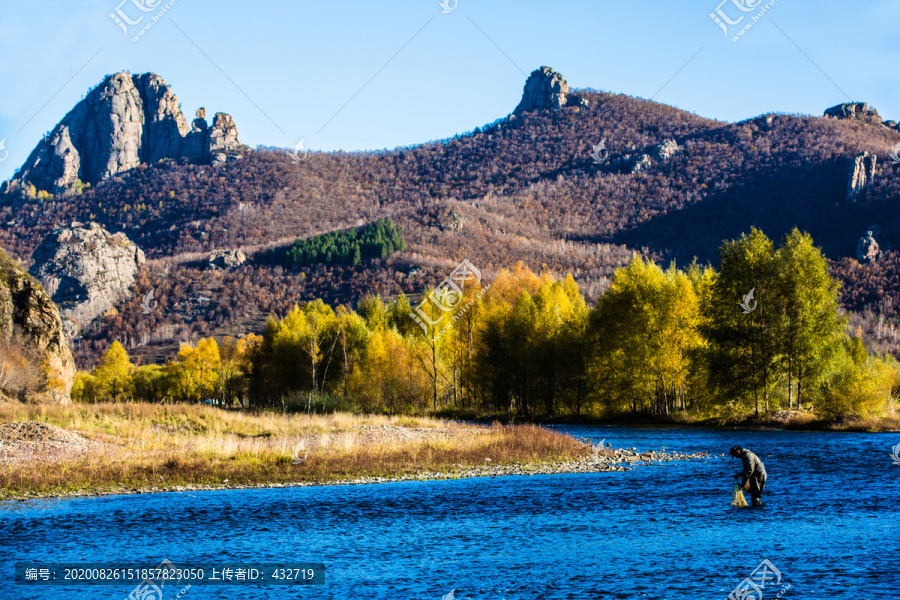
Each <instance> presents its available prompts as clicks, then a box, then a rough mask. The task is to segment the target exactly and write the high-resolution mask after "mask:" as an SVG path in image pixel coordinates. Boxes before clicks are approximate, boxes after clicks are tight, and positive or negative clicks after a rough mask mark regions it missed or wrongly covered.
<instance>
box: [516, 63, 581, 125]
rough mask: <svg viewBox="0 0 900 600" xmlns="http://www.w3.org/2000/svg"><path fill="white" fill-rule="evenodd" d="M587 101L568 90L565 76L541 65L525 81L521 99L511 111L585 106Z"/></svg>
mask: <svg viewBox="0 0 900 600" xmlns="http://www.w3.org/2000/svg"><path fill="white" fill-rule="evenodd" d="M588 104H589V102H588V101H587V100H586V99H584V98H582V97H580V96H578V95H577V94H572V93H570V92H569V84H568V83H566V79H565V77H563V76H562V75H560V74H559V73H557V72H556V71H554V70H553V69H551V68H550V67H541V68H540V69H535V70H534V71H532V73H531V75H529V76H528V80H527V81H526V82H525V89H524V90H523V91H522V100H521V101H520V102H519V105H518V106H517V107H516V110H515V111H513V113H514V114H520V113H523V112H527V111H531V110H541V109H545V108H550V109H559V108H562V107H563V106H587V105H588Z"/></svg>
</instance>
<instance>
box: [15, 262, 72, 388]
mask: <svg viewBox="0 0 900 600" xmlns="http://www.w3.org/2000/svg"><path fill="white" fill-rule="evenodd" d="M74 378H75V361H74V360H73V358H72V353H71V351H70V350H69V345H68V344H67V343H66V338H65V336H64V335H63V329H62V321H61V319H60V316H59V310H58V309H57V307H56V305H55V304H53V301H52V300H51V299H50V296H49V294H47V293H46V292H45V291H44V290H43V289H42V288H41V286H40V285H39V284H38V283H37V282H36V281H35V280H34V279H33V278H32V277H31V276H30V275H29V274H28V273H26V272H25V271H24V270H22V268H21V267H20V266H19V265H18V264H16V263H15V262H14V261H13V260H12V259H10V258H9V257H8V256H7V255H6V254H5V253H4V252H3V251H0V392H3V393H5V394H8V395H12V396H16V397H19V398H21V399H25V400H40V399H50V400H53V401H56V402H63V403H66V402H69V392H70V391H71V390H72V382H73V380H74Z"/></svg>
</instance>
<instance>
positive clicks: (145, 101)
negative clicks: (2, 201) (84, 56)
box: [4, 72, 242, 194]
mask: <svg viewBox="0 0 900 600" xmlns="http://www.w3.org/2000/svg"><path fill="white" fill-rule="evenodd" d="M202 110H203V109H201V111H202ZM201 111H198V117H197V119H195V120H194V125H193V128H191V127H189V126H188V124H187V121H186V120H185V118H184V115H183V114H182V112H181V109H180V108H179V106H178V97H177V96H175V94H174V93H173V92H172V90H171V88H170V87H169V86H168V85H166V82H165V81H163V79H162V78H161V77H160V76H159V75H156V74H155V73H145V74H143V75H131V74H130V73H125V72H122V73H116V74H115V75H110V76H109V77H107V78H106V79H104V80H103V82H102V83H100V85H98V86H97V87H96V88H94V89H93V90H91V91H90V92H89V93H88V95H87V97H85V99H84V100H82V101H81V102H79V103H78V104H76V105H75V107H74V108H73V109H72V110H71V111H69V113H68V114H67V115H66V116H65V117H63V119H62V121H60V122H59V123H58V124H57V125H56V127H54V128H53V130H52V131H51V132H50V134H49V135H48V136H47V137H45V138H44V139H43V140H41V141H40V142H39V143H38V145H37V147H36V148H35V149H34V150H33V151H32V152H31V154H30V155H29V157H28V159H27V160H26V161H25V164H24V165H22V168H21V169H19V172H18V173H17V174H16V176H15V177H13V179H12V180H11V181H10V182H8V183H7V184H6V185H5V186H4V187H5V189H4V191H15V190H25V189H27V188H28V186H29V185H33V186H34V187H35V189H36V190H44V191H48V192H51V193H53V194H66V193H70V192H72V191H73V189H75V188H77V187H78V186H77V182H79V181H80V182H82V183H90V184H97V183H100V182H102V181H105V180H107V179H109V178H110V177H114V176H115V175H117V174H119V173H123V172H125V171H127V170H129V169H132V168H134V167H136V166H137V165H139V164H141V163H148V162H154V161H157V160H160V159H162V158H182V157H186V158H189V159H191V160H194V161H197V162H206V163H213V162H214V163H220V162H225V161H227V160H231V159H233V158H235V157H239V156H240V149H241V147H242V146H241V142H240V140H239V139H238V135H237V129H236V128H235V126H234V122H233V121H232V119H231V117H230V116H228V115H226V114H224V113H217V114H216V119H215V122H214V124H213V129H212V130H209V129H208V127H207V125H206V121H205V119H204V118H203V117H201V116H200V113H201ZM203 114H204V115H205V111H203ZM217 127H218V129H217Z"/></svg>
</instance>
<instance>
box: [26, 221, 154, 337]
mask: <svg viewBox="0 0 900 600" xmlns="http://www.w3.org/2000/svg"><path fill="white" fill-rule="evenodd" d="M32 258H33V259H34V264H33V265H32V267H31V274H32V275H34V276H35V277H36V278H38V279H39V280H40V282H41V283H42V284H43V286H44V288H45V289H46V290H47V293H48V294H50V296H51V297H52V298H53V300H54V301H55V302H56V303H57V304H59V307H60V309H61V310H62V312H63V315H64V316H65V317H66V322H65V330H66V334H67V335H69V336H73V335H75V334H76V333H77V332H78V329H79V327H83V326H84V325H85V324H86V323H88V322H89V321H91V320H93V319H95V318H97V317H99V316H100V315H102V314H103V313H105V312H106V311H108V310H110V309H111V308H113V307H114V306H115V305H116V304H117V303H118V302H119V301H120V300H121V299H122V298H123V297H125V295H126V294H127V293H128V290H129V288H131V286H132V285H134V279H135V274H136V273H137V270H138V267H140V265H141V264H143V263H144V252H143V251H142V250H141V249H140V248H138V247H137V246H136V245H135V244H134V242H132V241H131V240H129V239H128V238H127V237H125V234H124V233H117V234H115V235H113V234H111V233H109V232H108V231H106V230H105V229H103V228H102V227H100V226H99V225H97V224H96V223H91V224H90V225H89V226H88V227H87V228H85V227H81V226H79V224H73V226H72V227H63V228H59V229H54V230H53V231H51V232H50V233H49V234H48V235H47V237H45V238H44V241H43V242H41V245H40V246H39V247H38V248H37V250H35V251H34V254H33V255H32Z"/></svg>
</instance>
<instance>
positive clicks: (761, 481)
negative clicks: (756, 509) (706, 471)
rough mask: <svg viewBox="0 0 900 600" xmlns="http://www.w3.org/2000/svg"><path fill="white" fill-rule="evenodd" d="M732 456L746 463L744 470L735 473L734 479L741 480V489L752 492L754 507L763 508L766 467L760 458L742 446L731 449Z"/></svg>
mask: <svg viewBox="0 0 900 600" xmlns="http://www.w3.org/2000/svg"><path fill="white" fill-rule="evenodd" d="M731 456H732V457H733V458H740V459H741V462H743V463H744V469H743V470H742V471H741V472H740V473H735V475H734V478H735V479H737V478H739V477H740V478H741V489H743V490H744V491H745V492H750V497H751V498H753V506H762V500H761V498H762V495H763V491H764V490H765V489H766V466H765V465H764V464H763V462H762V461H761V460H759V457H758V456H757V455H755V454H753V453H752V452H750V451H749V450H745V449H744V448H741V447H740V446H732V447H731Z"/></svg>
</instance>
